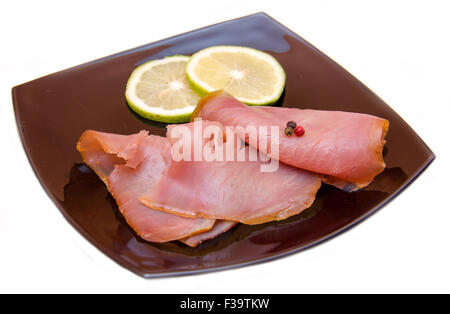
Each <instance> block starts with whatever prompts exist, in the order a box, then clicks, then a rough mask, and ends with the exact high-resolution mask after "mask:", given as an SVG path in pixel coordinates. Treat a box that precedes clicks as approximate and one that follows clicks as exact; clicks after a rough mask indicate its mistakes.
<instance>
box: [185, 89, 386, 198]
mask: <svg viewBox="0 0 450 314" xmlns="http://www.w3.org/2000/svg"><path fill="white" fill-rule="evenodd" d="M195 117H201V118H203V119H206V120H211V121H218V122H221V123H222V124H223V125H225V126H238V125H240V126H243V127H247V126H278V127H279V133H280V144H279V160H280V161H281V162H283V163H285V164H288V165H291V166H294V167H297V168H301V169H305V170H308V171H311V172H316V173H320V174H322V175H323V179H324V181H325V182H326V183H330V184H333V185H335V186H338V187H340V188H344V189H346V190H355V189H358V188H363V187H365V186H367V185H368V184H370V182H372V180H373V179H374V178H375V176H377V175H378V174H379V173H381V172H382V171H383V170H384V168H385V163H384V160H383V146H384V144H385V136H386V134H387V131H388V127H389V122H388V121H387V120H385V119H381V118H378V117H375V116H371V115H367V114H361V113H351V112H341V111H319V110H306V109H305V110H302V109H296V108H279V107H262V106H258V107H255V106H253V107H250V106H247V105H245V104H243V103H241V102H239V101H238V100H237V99H235V98H234V97H232V96H231V95H229V94H227V93H225V92H224V91H217V92H213V93H211V94H209V95H207V96H205V97H204V98H203V99H202V100H201V101H200V103H199V105H198V106H197V108H196V109H195V111H194V114H193V115H192V119H194V118H195ZM291 120H292V121H295V122H296V123H297V124H298V125H301V126H302V127H303V128H304V129H305V130H306V133H305V135H304V136H302V137H296V136H290V137H288V136H285V135H284V129H285V127H286V123H287V122H288V121H291ZM244 140H245V141H246V142H248V138H245V139H244ZM267 143H270V140H268V141H267ZM249 144H251V143H249ZM258 149H260V150H262V151H264V152H269V153H270V147H267V148H264V147H259V148H258Z"/></svg>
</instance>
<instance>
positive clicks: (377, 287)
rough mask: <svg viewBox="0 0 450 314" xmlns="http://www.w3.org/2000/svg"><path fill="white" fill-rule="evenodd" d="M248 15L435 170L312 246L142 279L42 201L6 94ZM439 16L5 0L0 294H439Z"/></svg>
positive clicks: (361, 6) (447, 123)
mask: <svg viewBox="0 0 450 314" xmlns="http://www.w3.org/2000/svg"><path fill="white" fill-rule="evenodd" d="M7 3H8V4H7ZM447 3H448V2H447ZM258 11H265V12H266V13H268V14H269V15H271V16H272V17H274V18H275V19H277V20H279V21H280V22H281V23H283V24H285V25H286V26H288V27H289V28H290V29H292V30H293V31H294V32H296V33H298V34H299V35H300V36H303V37H304V38H305V39H306V40H308V41H310V42H311V43H312V44H313V45H315V46H316V47H317V48H319V49H320V50H322V51H323V52H325V53H326V54H327V55H328V56H330V57H331V58H333V59H334V60H335V61H337V62H338V63H339V64H341V65H342V66H343V67H344V68H346V69H347V70H348V71H350V72H351V73H352V74H354V75H355V76H356V77H357V78H359V79H360V80H361V81H362V82H364V83H365V84H366V85H367V86H368V87H369V88H371V89H372V90H373V91H374V92H375V93H376V94H378V95H379V96H380V97H381V98H383V99H384V100H385V101H386V102H387V103H388V104H390V105H391V106H392V108H393V109H394V110H396V111H397V112H398V113H399V114H400V115H401V116H402V117H403V118H404V119H405V120H406V121H407V122H408V123H409V124H410V125H411V126H412V127H413V128H414V129H415V130H416V131H417V133H418V134H419V135H420V136H421V137H422V138H423V139H424V141H425V142H426V143H427V144H428V145H429V146H430V147H431V148H432V149H433V150H434V152H435V154H436V155H437V160H436V161H435V162H434V163H433V164H432V165H431V167H430V168H429V169H428V170H427V171H426V172H425V173H424V174H423V175H422V176H421V177H420V178H419V179H418V180H417V181H416V182H415V183H414V184H412V185H411V186H410V187H409V188H408V189H407V190H406V191H405V192H404V193H402V194H401V195H400V196H399V197H398V198H396V199H395V200H394V201H393V202H391V203H390V204H389V205H388V206H386V207H385V208H384V209H382V210H381V211H380V212H378V213H377V214H376V215H374V216H372V217H371V218H369V219H368V220H366V221H365V222H364V223H362V224H360V225H358V226H357V227H355V228H353V229H351V230H350V231H348V232H346V233H344V234H343V235H340V236H338V237H336V238H334V239H333V240H331V241H328V242H326V243H324V244H322V245H319V246H317V247H315V248H313V249H310V250H307V251H305V252H302V253H300V254H296V255H293V256H290V257H287V258H283V259H280V260H276V261H273V262H270V263H264V264H261V265H257V266H250V267H245V268H241V269H235V270H229V271H222V272H216V273H211V274H206V275H196V276H187V277H175V278H168V279H152V280H144V279H141V278H140V277H137V276H135V275H134V274H132V273H130V272H128V271H126V270H124V269H122V268H121V267H120V266H118V265H116V264H115V263H114V262H112V261H111V260H109V259H108V258H107V257H106V256H104V255H103V254H102V253H100V252H99V251H97V250H96V249H95V248H94V247H93V246H91V245H90V244H89V243H88V242H87V241H86V240H84V238H82V237H81V236H80V235H79V234H78V233H77V232H76V231H75V230H74V229H73V228H72V227H71V226H70V225H69V224H68V223H67V222H66V221H65V219H64V218H63V217H62V216H61V215H60V214H59V212H58V210H57V209H56V207H55V206H54V205H53V203H52V202H51V201H50V200H49V198H48V197H47V195H46V194H45V193H44V191H43V190H42V188H41V187H40V185H39V183H38V181H37V179H36V178H35V176H34V174H33V172H32V169H31V167H30V165H29V163H28V161H27V159H26V157H25V154H24V151H23V149H22V146H21V144H20V141H19V138H18V135H17V131H16V126H15V122H14V117H13V110H12V103H11V88H12V87H13V86H15V85H18V84H20V83H24V82H26V81H29V80H32V79H35V78H37V77H40V76H42V75H46V74H49V73H52V72H55V71H59V70H63V69H65V68H67V67H71V66H74V65H77V64H80V63H84V62H87V61H91V60H93V59H97V58H100V57H103V56H106V55H110V54H112V53H116V52H120V51H122V50H126V49H129V48H133V47H136V46H139V45H143V44H146V43H149V42H152V41H155V40H158V39H163V38H166V37H169V36H172V35H176V34H178V33H182V32H186V31H189V30H192V29H196V28H199V27H203V26H206V25H209V24H212V23H216V22H221V21H224V20H227V19H231V18H236V17H240V16H243V15H247V14H251V13H256V12H258ZM449 13H450V7H449V5H448V4H446V1H422V2H416V1H373V2H372V3H370V2H369V1H305V2H303V1H298V0H297V1H292V0H289V1H281V0H276V1H274V0H270V1H264V0H258V1H242V0H240V1H232V0H229V1H211V0H208V1H195V0H191V1H173V0H172V1H142V2H138V1H76V2H75V1H74V2H73V3H71V4H69V2H67V1H55V2H48V1H30V2H24V1H2V2H1V4H0V33H1V37H0V40H1V42H2V44H1V48H0V110H1V111H0V137H1V138H0V143H1V148H0V165H1V172H0V178H1V180H0V188H1V189H0V191H1V192H0V195H1V200H0V292H61V293H65V292H130V293H131V292H138V293H231V292H232V293H315V292H362V293H366V292H447V293H449V292H450V267H449V265H450V245H449V240H450V206H449V195H450V192H449V189H448V186H447V183H448V179H449V174H450V171H449V164H450V149H449V144H448V143H449V142H450V109H449V108H450V79H449V70H450V62H449V58H450V45H449V39H450V36H449V30H450V22H449V21H450V18H449Z"/></svg>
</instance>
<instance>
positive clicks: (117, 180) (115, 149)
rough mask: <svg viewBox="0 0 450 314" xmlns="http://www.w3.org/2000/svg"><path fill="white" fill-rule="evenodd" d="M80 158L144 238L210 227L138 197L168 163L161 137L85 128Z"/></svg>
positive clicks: (174, 236) (186, 234)
mask: <svg viewBox="0 0 450 314" xmlns="http://www.w3.org/2000/svg"><path fill="white" fill-rule="evenodd" d="M77 149H78V151H79V152H80V153H81V155H82V158H83V161H84V162H85V163H86V164H87V165H88V166H89V167H90V168H91V169H93V170H94V171H95V172H96V173H97V175H98V176H99V177H100V178H101V179H102V180H103V182H105V184H106V185H107V187H108V189H109V191H110V192H111V194H112V195H113V196H114V198H115V199H116V202H117V204H118V207H119V210H120V212H121V213H122V214H123V216H124V217H125V219H126V221H127V223H128V224H129V225H130V226H131V227H132V228H133V229H134V230H135V232H136V233H137V234H138V235H139V236H140V237H142V238H143V239H145V240H147V241H151V242H167V241H172V240H177V239H184V238H186V237H189V236H191V235H194V234H198V233H201V232H204V231H208V230H210V229H211V228H212V227H213V225H214V220H208V219H191V218H185V217H180V216H177V215H171V214H168V213H164V212H161V211H158V210H153V209H151V208H149V207H147V206H144V205H143V204H142V203H140V202H139V200H138V197H139V196H140V195H141V194H143V193H144V192H145V191H147V190H149V189H152V187H153V186H154V185H155V182H156V181H157V180H159V178H160V177H161V176H163V175H164V174H165V173H166V172H167V170H168V168H169V167H170V164H171V155H170V144H169V142H168V140H167V139H166V138H164V137H159V136H152V135H150V136H148V135H147V132H145V131H141V132H140V133H138V134H135V135H128V136H126V135H116V134H107V133H101V132H96V131H86V132H84V133H83V135H82V136H81V138H80V140H79V142H78V145H77Z"/></svg>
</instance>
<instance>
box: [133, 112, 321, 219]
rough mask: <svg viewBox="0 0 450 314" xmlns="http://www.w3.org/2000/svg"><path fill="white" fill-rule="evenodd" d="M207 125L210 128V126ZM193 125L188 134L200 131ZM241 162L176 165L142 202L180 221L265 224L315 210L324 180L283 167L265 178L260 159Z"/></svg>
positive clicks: (247, 154)
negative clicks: (182, 217) (182, 219)
mask: <svg viewBox="0 0 450 314" xmlns="http://www.w3.org/2000/svg"><path fill="white" fill-rule="evenodd" d="M203 123H204V127H205V128H206V127H207V126H209V125H210V123H208V122H207V121H203ZM215 124H217V123H215ZM192 125H193V123H191V124H187V129H188V130H192V129H194V128H193V127H192ZM222 128H223V126H222ZM172 132H173V130H169V136H170V135H171V134H172ZM228 140H229V139H227V141H228ZM199 141H202V140H201V139H200V140H199ZM225 144H226V143H225ZM174 146H175V145H173V146H172V147H174ZM237 146H238V147H237V148H236V151H235V153H236V154H237V153H238V148H239V149H240V150H243V151H244V153H245V154H246V156H249V155H250V152H251V151H253V152H255V150H254V149H253V148H252V147H249V146H243V147H242V146H241V145H240V143H239V145H237ZM224 154H226V152H225V153H224ZM236 160H237V158H236V159H235V161H227V160H225V161H216V160H214V161H205V160H203V161H184V160H181V161H178V162H172V164H171V166H170V168H169V170H168V171H167V174H166V175H165V176H163V177H161V178H160V180H159V181H158V182H157V183H156V184H155V186H154V188H153V189H152V190H149V191H148V193H146V194H145V195H143V196H142V197H140V200H141V202H142V203H143V204H145V205H147V206H149V207H151V208H154V209H158V210H161V211H164V212H168V213H173V214H176V215H180V216H185V217H191V218H205V219H222V220H231V221H236V222H242V223H245V224H259V223H264V222H268V221H272V220H282V219H286V218H288V217H290V216H292V215H295V214H298V213H300V212H302V211H303V210H305V209H306V208H309V207H310V206H311V204H312V203H313V202H314V199H315V195H316V192H317V190H318V189H319V188H320V185H321V180H320V178H319V176H318V175H316V174H313V173H310V172H307V171H304V170H301V169H297V168H294V167H291V166H288V165H285V164H281V163H280V164H278V169H277V170H276V171H274V172H262V171H261V165H264V164H267V163H268V162H264V161H261V160H260V158H258V160H257V161H249V160H248V158H247V159H245V160H244V161H236Z"/></svg>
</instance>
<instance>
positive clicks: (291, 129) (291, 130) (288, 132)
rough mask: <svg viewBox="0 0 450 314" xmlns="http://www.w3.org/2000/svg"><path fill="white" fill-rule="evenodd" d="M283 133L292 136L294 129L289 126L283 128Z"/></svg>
mask: <svg viewBox="0 0 450 314" xmlns="http://www.w3.org/2000/svg"><path fill="white" fill-rule="evenodd" d="M284 134H286V136H292V135H294V129H293V128H291V127H287V128H285V129H284Z"/></svg>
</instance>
